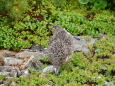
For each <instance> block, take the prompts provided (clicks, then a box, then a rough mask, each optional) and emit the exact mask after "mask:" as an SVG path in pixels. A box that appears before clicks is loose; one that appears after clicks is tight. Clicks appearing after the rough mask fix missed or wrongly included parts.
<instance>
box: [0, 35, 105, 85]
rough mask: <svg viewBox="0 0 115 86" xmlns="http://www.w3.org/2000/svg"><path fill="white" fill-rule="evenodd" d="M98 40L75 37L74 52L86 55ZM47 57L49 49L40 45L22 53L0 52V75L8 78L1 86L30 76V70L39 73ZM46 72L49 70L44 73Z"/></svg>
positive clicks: (0, 82)
mask: <svg viewBox="0 0 115 86" xmlns="http://www.w3.org/2000/svg"><path fill="white" fill-rule="evenodd" d="M106 37H107V36H106V35H103V38H106ZM96 40H98V38H96V39H95V38H90V37H86V36H75V42H74V46H75V50H74V51H75V52H81V51H82V52H84V54H87V53H90V50H89V48H88V46H89V45H91V44H95V42H96ZM45 56H47V48H46V49H40V48H39V46H38V45H35V46H33V47H32V48H31V49H26V50H22V51H20V52H13V51H8V50H0V75H5V76H6V78H5V80H0V84H1V85H0V86H4V85H5V84H8V83H9V82H8V81H9V79H11V78H16V77H25V76H28V75H29V72H28V70H30V69H31V70H35V71H38V70H39V68H40V67H41V66H42V65H43V63H42V62H41V61H40V59H41V58H43V57H45ZM46 70H47V69H45V70H44V71H46ZM39 71H41V70H39ZM44 71H43V72H44Z"/></svg>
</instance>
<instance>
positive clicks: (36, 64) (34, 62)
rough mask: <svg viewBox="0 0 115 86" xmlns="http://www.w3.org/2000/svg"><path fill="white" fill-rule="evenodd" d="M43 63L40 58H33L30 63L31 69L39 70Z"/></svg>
mask: <svg viewBox="0 0 115 86" xmlns="http://www.w3.org/2000/svg"><path fill="white" fill-rule="evenodd" d="M42 65H43V63H41V62H40V61H39V60H32V61H31V62H30V64H29V67H28V68H29V69H31V70H34V71H38V69H39V68H40V67H41V66H42Z"/></svg>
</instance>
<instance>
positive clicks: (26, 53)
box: [16, 51, 45, 58]
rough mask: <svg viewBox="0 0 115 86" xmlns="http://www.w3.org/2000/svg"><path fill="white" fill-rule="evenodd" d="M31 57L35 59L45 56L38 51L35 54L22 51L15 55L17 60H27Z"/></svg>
mask: <svg viewBox="0 0 115 86" xmlns="http://www.w3.org/2000/svg"><path fill="white" fill-rule="evenodd" d="M31 56H34V57H35V58H42V57H44V56H45V54H44V53H42V52H40V51H37V52H30V51H22V52H19V53H17V54H16V57H17V58H29V57H31Z"/></svg>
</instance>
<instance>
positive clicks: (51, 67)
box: [42, 65, 56, 74]
mask: <svg viewBox="0 0 115 86" xmlns="http://www.w3.org/2000/svg"><path fill="white" fill-rule="evenodd" d="M55 69H56V68H54V66H53V65H50V66H47V67H45V68H44V69H43V70H42V74H43V73H46V72H48V71H50V72H54V71H55Z"/></svg>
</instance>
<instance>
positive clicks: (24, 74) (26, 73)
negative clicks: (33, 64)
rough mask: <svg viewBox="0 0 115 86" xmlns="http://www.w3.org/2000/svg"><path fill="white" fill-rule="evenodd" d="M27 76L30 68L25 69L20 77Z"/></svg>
mask: <svg viewBox="0 0 115 86" xmlns="http://www.w3.org/2000/svg"><path fill="white" fill-rule="evenodd" d="M27 76H29V70H28V69H26V70H24V71H23V73H22V75H21V76H20V77H27Z"/></svg>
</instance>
